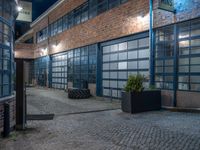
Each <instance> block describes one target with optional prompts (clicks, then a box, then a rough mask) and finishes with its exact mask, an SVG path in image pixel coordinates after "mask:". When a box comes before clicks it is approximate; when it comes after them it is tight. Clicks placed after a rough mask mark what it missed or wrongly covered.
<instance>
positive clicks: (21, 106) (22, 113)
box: [16, 59, 26, 130]
mask: <svg viewBox="0 0 200 150" xmlns="http://www.w3.org/2000/svg"><path fill="white" fill-rule="evenodd" d="M25 124H26V102H25V82H24V60H22V59H17V60H16V129H18V130H24V129H25Z"/></svg>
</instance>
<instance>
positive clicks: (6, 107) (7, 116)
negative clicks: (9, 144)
mask: <svg viewBox="0 0 200 150" xmlns="http://www.w3.org/2000/svg"><path fill="white" fill-rule="evenodd" d="M9 134H10V105H9V103H5V104H4V125H3V137H8V136H9Z"/></svg>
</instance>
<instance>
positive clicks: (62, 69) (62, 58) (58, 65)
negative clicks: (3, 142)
mask: <svg viewBox="0 0 200 150" xmlns="http://www.w3.org/2000/svg"><path fill="white" fill-rule="evenodd" d="M52 87H53V88H56V89H66V88H67V53H63V54H59V55H54V56H52Z"/></svg>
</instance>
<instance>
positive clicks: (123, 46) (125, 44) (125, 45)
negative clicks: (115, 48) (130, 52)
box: [119, 42, 127, 51]
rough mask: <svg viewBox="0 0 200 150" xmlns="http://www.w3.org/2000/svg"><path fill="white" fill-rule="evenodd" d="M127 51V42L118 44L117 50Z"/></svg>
mask: <svg viewBox="0 0 200 150" xmlns="http://www.w3.org/2000/svg"><path fill="white" fill-rule="evenodd" d="M126 49H127V42H124V43H121V44H119V50H120V51H121V50H126Z"/></svg>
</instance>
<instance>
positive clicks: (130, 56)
mask: <svg viewBox="0 0 200 150" xmlns="http://www.w3.org/2000/svg"><path fill="white" fill-rule="evenodd" d="M136 58H137V51H130V52H128V59H136Z"/></svg>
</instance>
